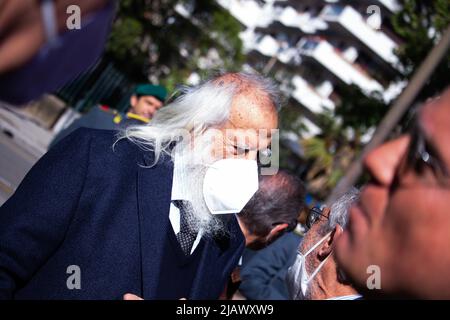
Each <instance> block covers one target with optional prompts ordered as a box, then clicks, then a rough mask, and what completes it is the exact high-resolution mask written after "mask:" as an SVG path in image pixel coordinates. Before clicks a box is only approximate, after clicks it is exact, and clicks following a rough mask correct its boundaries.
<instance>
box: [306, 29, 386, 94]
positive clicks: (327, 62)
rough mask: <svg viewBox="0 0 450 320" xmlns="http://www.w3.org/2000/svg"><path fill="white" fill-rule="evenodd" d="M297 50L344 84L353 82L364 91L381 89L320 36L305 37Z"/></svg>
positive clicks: (381, 88) (379, 85) (358, 67)
mask: <svg viewBox="0 0 450 320" xmlns="http://www.w3.org/2000/svg"><path fill="white" fill-rule="evenodd" d="M298 46H299V52H300V54H301V55H302V56H303V58H304V59H305V58H306V59H311V60H313V61H315V62H316V63H318V64H320V65H321V66H322V67H323V68H325V69H326V70H328V71H329V72H331V73H332V74H333V75H335V76H336V77H337V78H339V79H340V80H342V81H343V82H344V83H346V84H355V85H357V86H358V87H360V88H361V90H363V91H364V92H366V93H370V92H373V91H382V90H383V87H382V86H381V84H379V83H378V82H377V81H376V80H374V79H372V78H371V77H370V76H369V75H368V74H367V73H366V72H364V70H362V69H361V67H360V66H358V65H355V64H353V63H351V62H349V61H348V60H346V59H345V58H344V57H343V55H342V54H341V53H340V52H339V51H338V50H336V49H335V48H334V47H333V46H332V45H331V44H329V43H328V42H327V41H325V40H323V39H321V38H306V39H302V40H301V41H300V42H299V45H298Z"/></svg>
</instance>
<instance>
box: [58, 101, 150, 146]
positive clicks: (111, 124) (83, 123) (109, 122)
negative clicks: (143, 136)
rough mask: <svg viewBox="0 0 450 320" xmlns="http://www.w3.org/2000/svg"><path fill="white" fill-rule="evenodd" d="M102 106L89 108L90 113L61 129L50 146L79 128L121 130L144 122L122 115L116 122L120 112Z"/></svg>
mask: <svg viewBox="0 0 450 320" xmlns="http://www.w3.org/2000/svg"><path fill="white" fill-rule="evenodd" d="M103 108H104V107H101V106H94V107H93V108H91V110H89V112H88V113H86V114H85V115H82V116H81V117H80V118H78V119H76V120H75V121H74V122H73V123H71V124H70V125H69V126H68V127H67V128H65V129H63V130H61V132H59V133H58V134H57V135H56V136H55V137H54V138H53V141H52V142H51V143H50V146H49V148H52V147H53V146H54V145H55V144H57V143H58V142H59V141H61V139H63V138H64V137H66V136H68V135H69V134H71V133H72V132H74V131H75V130H77V129H78V128H91V129H103V130H120V129H124V128H126V127H127V126H129V125H137V124H144V123H143V122H142V121H139V120H135V119H128V118H126V117H123V116H120V118H121V119H120V122H118V123H116V122H115V121H114V118H115V117H116V116H117V115H118V113H117V112H116V111H114V110H112V109H108V110H106V109H103Z"/></svg>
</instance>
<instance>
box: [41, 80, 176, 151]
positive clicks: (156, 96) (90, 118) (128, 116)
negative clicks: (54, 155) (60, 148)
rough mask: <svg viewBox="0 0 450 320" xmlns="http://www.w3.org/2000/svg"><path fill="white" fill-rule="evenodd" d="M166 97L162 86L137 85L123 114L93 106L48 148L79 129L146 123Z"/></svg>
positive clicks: (105, 107) (119, 127) (106, 128)
mask: <svg viewBox="0 0 450 320" xmlns="http://www.w3.org/2000/svg"><path fill="white" fill-rule="evenodd" d="M166 97H167V90H166V88H164V87H163V86H159V85H152V84H139V85H137V86H136V87H135V89H134V91H133V94H132V95H131V97H130V108H129V109H128V111H127V112H126V113H125V114H122V113H120V112H118V111H117V110H114V109H111V108H109V107H108V106H104V105H99V106H94V107H93V108H92V109H91V110H89V112H88V113H87V114H85V115H83V116H81V117H80V118H78V119H77V120H75V121H74V122H73V123H72V124H71V125H69V126H68V127H67V128H65V129H63V130H61V131H60V132H59V133H58V134H57V135H56V136H55V138H54V139H53V141H52V142H51V143H50V146H49V148H51V147H52V146H53V145H55V143H57V142H58V141H60V140H61V139H62V138H64V137H65V136H67V135H68V134H69V133H71V132H72V131H75V130H76V129H78V128H81V127H87V128H93V129H105V130H119V129H122V128H124V127H127V126H129V125H133V124H143V123H148V122H149V121H150V120H151V118H153V116H154V114H155V113H156V111H157V110H158V109H159V108H161V107H162V106H163V104H164V101H165V100H166Z"/></svg>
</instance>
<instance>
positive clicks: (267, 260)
mask: <svg viewBox="0 0 450 320" xmlns="http://www.w3.org/2000/svg"><path fill="white" fill-rule="evenodd" d="M301 240H302V237H300V236H299V235H297V234H295V233H294V232H288V233H286V234H284V235H283V236H281V238H280V239H278V240H276V241H275V242H273V243H271V244H270V245H269V246H268V247H266V248H264V249H262V250H259V251H256V252H252V251H251V250H248V249H247V250H246V251H245V253H244V256H243V259H242V260H243V261H242V267H241V279H242V282H241V285H240V287H239V291H241V293H242V294H243V295H244V296H245V297H246V298H247V299H249V300H288V299H289V293H288V289H287V286H286V274H287V270H288V269H289V267H290V266H291V265H293V264H294V262H295V258H296V256H297V249H298V246H299V244H300V241H301Z"/></svg>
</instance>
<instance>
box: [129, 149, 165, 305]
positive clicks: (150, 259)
mask: <svg viewBox="0 0 450 320" xmlns="http://www.w3.org/2000/svg"><path fill="white" fill-rule="evenodd" d="M165 158H166V159H165V161H163V160H160V161H159V162H158V164H157V165H156V166H154V167H151V168H148V167H147V168H145V167H142V164H141V166H140V167H139V169H138V186H137V187H138V205H139V228H140V239H141V262H142V294H143V298H144V299H155V297H156V294H157V292H156V290H157V288H158V277H159V274H160V261H161V260H162V255H163V252H162V251H163V248H164V242H165V241H166V239H167V233H168V232H169V231H170V230H169V229H168V228H169V227H170V222H169V218H168V216H169V210H170V201H171V194H172V178H173V177H172V176H173V164H172V161H170V160H168V159H167V157H165ZM143 160H144V164H145V165H146V166H149V165H151V164H152V162H153V159H152V154H150V153H149V152H146V153H145V155H144V157H143Z"/></svg>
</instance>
